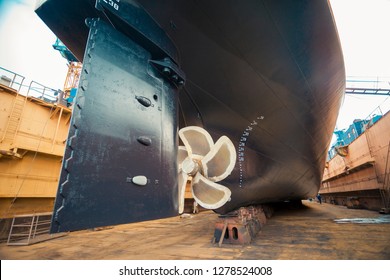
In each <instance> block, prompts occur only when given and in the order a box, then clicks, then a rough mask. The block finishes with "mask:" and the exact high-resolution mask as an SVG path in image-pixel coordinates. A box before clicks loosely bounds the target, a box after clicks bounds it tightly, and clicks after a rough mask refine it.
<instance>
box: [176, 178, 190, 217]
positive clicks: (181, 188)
mask: <svg viewBox="0 0 390 280" xmlns="http://www.w3.org/2000/svg"><path fill="white" fill-rule="evenodd" d="M187 180H188V175H187V174H185V173H184V172H180V173H179V179H178V187H179V214H182V213H183V212H184V203H185V193H186V186H187Z"/></svg>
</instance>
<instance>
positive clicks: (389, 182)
mask: <svg viewBox="0 0 390 280" xmlns="http://www.w3.org/2000/svg"><path fill="white" fill-rule="evenodd" d="M389 157H390V142H389V145H388V148H387V157H386V165H385V174H384V178H383V188H382V189H379V192H380V195H381V198H382V203H383V208H382V209H381V210H380V213H383V214H389V213H390V172H389V170H388V169H389Z"/></svg>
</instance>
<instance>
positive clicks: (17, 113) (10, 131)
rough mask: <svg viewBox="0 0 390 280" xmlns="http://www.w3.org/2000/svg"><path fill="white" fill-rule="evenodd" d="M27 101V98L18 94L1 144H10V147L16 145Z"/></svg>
mask: <svg viewBox="0 0 390 280" xmlns="http://www.w3.org/2000/svg"><path fill="white" fill-rule="evenodd" d="M26 101H27V96H23V95H20V94H19V93H17V94H16V96H15V99H14V102H13V104H12V109H11V112H10V114H9V116H8V122H7V126H6V128H5V131H4V134H3V137H2V139H1V141H0V142H1V143H4V142H8V143H10V145H13V144H14V140H15V136H16V133H17V131H18V128H19V125H20V122H21V119H22V113H23V109H24V106H25V104H26Z"/></svg>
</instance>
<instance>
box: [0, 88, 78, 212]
mask: <svg viewBox="0 0 390 280" xmlns="http://www.w3.org/2000/svg"><path fill="white" fill-rule="evenodd" d="M70 117H71V110H70V109H69V108H67V107H65V106H60V105H57V104H55V103H54V104H53V103H49V102H46V101H44V100H41V99H39V98H35V97H27V96H24V95H21V94H19V93H18V92H17V91H15V90H14V89H12V88H9V87H7V86H4V85H1V84H0V218H9V217H12V216H13V215H17V214H31V213H37V212H48V211H49V212H50V211H52V209H53V204H54V198H55V195H56V192H57V188H58V178H59V174H60V168H61V163H62V157H63V154H64V150H65V143H66V138H67V135H68V129H69V123H70Z"/></svg>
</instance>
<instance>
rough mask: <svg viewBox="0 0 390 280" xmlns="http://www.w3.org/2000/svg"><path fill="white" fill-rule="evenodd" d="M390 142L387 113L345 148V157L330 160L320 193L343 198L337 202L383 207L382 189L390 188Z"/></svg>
mask: <svg viewBox="0 0 390 280" xmlns="http://www.w3.org/2000/svg"><path fill="white" fill-rule="evenodd" d="M389 142H390V114H389V113H387V114H385V115H384V116H383V117H382V118H381V119H380V120H378V121H377V122H376V123H375V124H374V125H373V126H371V127H370V128H368V129H366V130H365V132H364V133H363V134H361V135H360V136H359V137H358V138H357V139H356V140H355V141H353V142H352V143H351V144H350V145H348V146H347V147H346V148H345V149H346V151H347V155H346V156H345V157H343V156H340V155H336V156H335V157H334V158H332V159H331V160H330V161H329V162H328V163H327V167H326V168H325V171H324V176H323V182H322V187H321V189H320V193H321V194H322V195H323V196H324V197H325V198H326V199H330V200H333V202H337V201H334V200H337V198H339V201H338V202H337V204H345V205H347V206H353V205H348V203H350V204H354V203H355V204H356V205H355V206H362V207H363V208H369V209H372V210H377V209H378V208H379V209H380V208H381V207H383V206H381V205H380V204H381V203H382V202H381V200H382V198H381V192H382V194H385V193H386V191H388V188H389V169H390V159H389V156H390V150H389ZM386 178H387V179H386ZM340 199H341V200H340ZM365 204H366V205H365Z"/></svg>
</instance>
